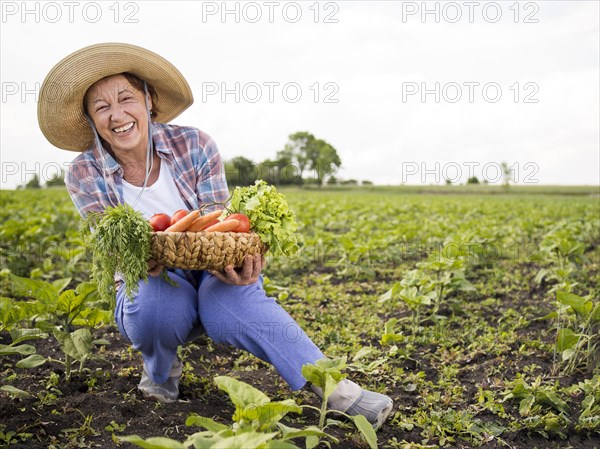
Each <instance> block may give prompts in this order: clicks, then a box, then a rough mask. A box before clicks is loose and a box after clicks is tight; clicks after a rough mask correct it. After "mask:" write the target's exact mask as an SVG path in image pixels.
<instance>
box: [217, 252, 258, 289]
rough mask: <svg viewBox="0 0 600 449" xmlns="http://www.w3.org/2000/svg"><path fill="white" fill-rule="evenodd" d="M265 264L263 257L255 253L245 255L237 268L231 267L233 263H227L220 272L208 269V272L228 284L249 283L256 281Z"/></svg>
mask: <svg viewBox="0 0 600 449" xmlns="http://www.w3.org/2000/svg"><path fill="white" fill-rule="evenodd" d="M265 265H266V262H265V258H264V257H263V256H262V255H260V254H256V255H254V256H246V258H245V259H244V266H243V267H241V268H239V269H237V270H236V269H234V268H233V265H227V266H226V267H225V269H224V270H223V271H222V272H221V271H210V274H212V275H213V276H215V277H216V278H217V279H219V280H220V281H222V282H224V283H226V284H229V285H250V284H254V283H255V282H256V281H258V277H259V275H260V272H261V271H262V269H263V268H264V267H265Z"/></svg>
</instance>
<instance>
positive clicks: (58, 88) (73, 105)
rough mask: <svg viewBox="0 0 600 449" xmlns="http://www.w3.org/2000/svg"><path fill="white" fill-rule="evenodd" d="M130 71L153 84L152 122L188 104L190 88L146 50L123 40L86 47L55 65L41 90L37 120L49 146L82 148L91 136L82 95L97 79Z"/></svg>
mask: <svg viewBox="0 0 600 449" xmlns="http://www.w3.org/2000/svg"><path fill="white" fill-rule="evenodd" d="M122 72H129V73H132V74H134V75H136V76H137V77H139V78H141V79H144V80H146V81H147V82H148V84H150V85H151V86H153V87H154V89H155V90H156V94H157V96H158V100H157V102H156V103H157V104H156V105H157V107H158V109H159V112H158V113H157V116H156V117H155V120H156V121H157V122H161V123H167V122H169V121H171V120H173V119H174V118H175V117H177V116H178V115H179V114H181V113H182V112H183V111H185V110H186V109H187V108H188V107H189V106H190V105H191V104H192V103H193V102H194V98H193V96H192V90H191V89H190V86H189V85H188V83H187V81H186V80H185V78H184V77H183V75H182V74H181V73H180V72H179V70H177V69H176V68H175V66H174V65H173V64H171V63H170V62H169V61H167V60H166V59H164V58H163V57H161V56H159V55H157V54H156V53H153V52H151V51H149V50H146V49H145V48H141V47H137V46H135V45H129V44H122V43H104V44H96V45H91V46H89V47H85V48H82V49H81V50H77V51H76V52H74V53H71V54H70V55H69V56H67V57H66V58H64V59H63V60H62V61H60V62H59V63H58V64H56V65H55V66H54V67H53V68H52V70H50V73H48V75H47V76H46V79H45V80H44V83H43V84H42V87H41V90H40V98H39V103H38V123H39V125H40V128H41V130H42V132H43V133H44V136H46V138H47V139H48V140H49V141H50V143H51V144H52V145H55V146H57V147H59V148H63V149H65V150H71V151H84V150H86V149H87V148H88V147H89V146H90V145H91V144H92V142H93V141H94V135H93V133H92V130H91V129H90V126H89V124H88V122H87V121H86V119H85V116H84V110H83V97H84V96H85V93H86V91H87V90H88V89H89V87H90V86H91V85H92V84H94V83H95V82H96V81H98V80H100V79H101V78H104V77H106V76H110V75H116V74H117V73H122Z"/></svg>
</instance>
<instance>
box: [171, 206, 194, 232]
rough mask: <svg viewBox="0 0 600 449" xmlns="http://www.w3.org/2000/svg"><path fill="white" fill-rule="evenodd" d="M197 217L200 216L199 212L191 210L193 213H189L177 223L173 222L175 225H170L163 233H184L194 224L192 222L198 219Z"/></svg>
mask: <svg viewBox="0 0 600 449" xmlns="http://www.w3.org/2000/svg"><path fill="white" fill-rule="evenodd" d="M198 215H200V211H199V210H193V211H191V212H189V213H188V214H187V215H186V216H185V217H183V218H182V219H180V220H179V221H177V222H175V224H172V225H171V226H169V227H168V228H167V229H165V232H184V231H186V230H187V228H189V227H190V226H191V224H192V223H193V222H194V220H195V219H196V218H198Z"/></svg>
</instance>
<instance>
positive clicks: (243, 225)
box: [225, 214, 250, 232]
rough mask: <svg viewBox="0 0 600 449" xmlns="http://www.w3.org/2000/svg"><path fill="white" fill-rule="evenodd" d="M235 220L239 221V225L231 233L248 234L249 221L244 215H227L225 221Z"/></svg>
mask: <svg viewBox="0 0 600 449" xmlns="http://www.w3.org/2000/svg"><path fill="white" fill-rule="evenodd" d="M232 218H235V219H236V220H240V225H239V226H238V227H237V228H235V229H234V230H233V232H250V219H249V218H248V216H247V215H246V214H231V215H228V216H227V217H226V218H225V220H230V219H232Z"/></svg>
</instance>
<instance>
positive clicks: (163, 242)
mask: <svg viewBox="0 0 600 449" xmlns="http://www.w3.org/2000/svg"><path fill="white" fill-rule="evenodd" d="M266 252H267V247H266V246H265V244H264V243H263V242H262V241H261V240H260V237H259V236H258V234H255V233H241V232H153V233H152V249H151V254H152V256H151V257H152V258H153V259H154V260H155V261H156V262H157V263H158V264H159V265H163V266H165V267H169V268H183V269H185V270H206V269H209V270H222V269H223V268H225V267H226V266H227V265H233V266H234V267H240V266H242V265H243V261H244V257H245V256H247V255H248V254H251V255H255V254H259V253H260V254H265V253H266Z"/></svg>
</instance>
